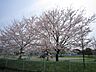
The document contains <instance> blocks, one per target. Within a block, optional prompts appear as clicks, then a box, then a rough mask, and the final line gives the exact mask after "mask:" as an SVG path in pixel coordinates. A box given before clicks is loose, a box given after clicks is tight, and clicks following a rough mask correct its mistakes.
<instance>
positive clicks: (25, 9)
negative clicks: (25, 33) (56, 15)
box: [0, 0, 96, 36]
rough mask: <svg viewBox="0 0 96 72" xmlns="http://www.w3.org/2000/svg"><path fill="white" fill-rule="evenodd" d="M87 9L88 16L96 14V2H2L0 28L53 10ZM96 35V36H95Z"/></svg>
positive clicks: (0, 4) (85, 0) (60, 0)
mask: <svg viewBox="0 0 96 72" xmlns="http://www.w3.org/2000/svg"><path fill="white" fill-rule="evenodd" d="M69 6H72V7H73V8H76V9H78V8H80V9H84V8H85V9H86V13H87V15H88V16H90V15H92V14H93V13H96V0H0V28H2V27H4V26H6V25H9V24H11V21H13V20H14V19H16V20H21V19H22V17H23V16H24V17H27V18H28V17H30V16H33V15H39V14H41V13H42V12H43V11H46V10H48V9H52V8H66V7H69ZM95 27H96V23H94V24H92V26H91V29H94V30H93V33H92V36H93V35H94V34H95V32H96V28H95ZM95 35H96V34H95Z"/></svg>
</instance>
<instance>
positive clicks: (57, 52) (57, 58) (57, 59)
mask: <svg viewBox="0 0 96 72" xmlns="http://www.w3.org/2000/svg"><path fill="white" fill-rule="evenodd" d="M58 54H59V49H58V50H57V51H56V61H59V56H58Z"/></svg>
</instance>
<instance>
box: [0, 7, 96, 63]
mask: <svg viewBox="0 0 96 72" xmlns="http://www.w3.org/2000/svg"><path fill="white" fill-rule="evenodd" d="M84 14H85V13H84V10H74V9H72V8H67V9H53V10H49V11H46V12H44V13H42V15H41V16H39V17H31V18H29V19H27V18H23V20H22V21H21V22H17V21H14V22H13V24H12V25H10V26H8V27H6V28H4V29H3V30H0V45H1V47H2V48H3V53H16V54H18V55H19V58H20V59H21V58H22V55H23V54H24V53H29V52H30V51H31V50H34V51H42V50H45V51H47V52H50V51H54V52H55V54H56V61H58V54H59V52H60V51H61V50H65V49H67V48H72V47H73V46H74V47H80V48H81V49H82V50H84V48H85V46H87V45H88V43H89V42H90V41H91V40H90V39H88V37H87V36H88V34H89V33H90V32H91V30H90V28H89V24H91V23H92V22H93V21H94V20H95V18H96V16H95V15H92V16H90V17H86V16H85V15H84ZM83 58H84V53H83ZM83 61H84V60H83Z"/></svg>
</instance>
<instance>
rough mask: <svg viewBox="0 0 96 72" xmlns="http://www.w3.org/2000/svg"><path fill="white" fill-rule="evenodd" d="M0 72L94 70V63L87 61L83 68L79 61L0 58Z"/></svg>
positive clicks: (76, 71)
mask: <svg viewBox="0 0 96 72" xmlns="http://www.w3.org/2000/svg"><path fill="white" fill-rule="evenodd" d="M0 68H1V69H0V70H1V71H0V72H4V70H5V72H17V71H18V72H96V63H95V62H87V63H86V68H85V69H83V64H82V63H81V62H70V61H67V60H65V61H59V62H54V61H45V60H42V61H28V60H27V61H26V60H12V59H0Z"/></svg>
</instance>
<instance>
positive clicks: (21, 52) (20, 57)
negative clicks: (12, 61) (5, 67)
mask: <svg viewBox="0 0 96 72" xmlns="http://www.w3.org/2000/svg"><path fill="white" fill-rule="evenodd" d="M22 54H23V48H20V53H19V57H18V59H22Z"/></svg>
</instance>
